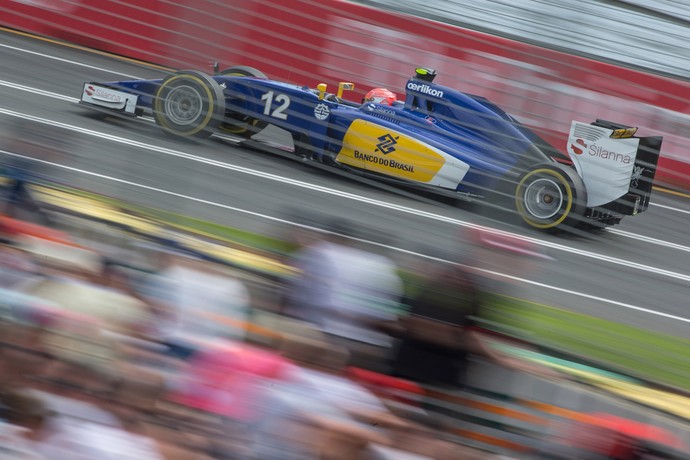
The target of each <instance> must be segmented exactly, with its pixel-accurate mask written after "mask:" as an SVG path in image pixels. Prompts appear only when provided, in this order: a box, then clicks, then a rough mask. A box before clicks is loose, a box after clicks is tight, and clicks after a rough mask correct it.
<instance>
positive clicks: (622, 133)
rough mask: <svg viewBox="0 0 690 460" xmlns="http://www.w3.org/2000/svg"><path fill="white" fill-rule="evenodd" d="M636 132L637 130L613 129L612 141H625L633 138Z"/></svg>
mask: <svg viewBox="0 0 690 460" xmlns="http://www.w3.org/2000/svg"><path fill="white" fill-rule="evenodd" d="M636 132H637V128H620V129H614V130H613V132H612V133H611V138H612V139H627V138H629V137H633V136H634V135H635V133H636Z"/></svg>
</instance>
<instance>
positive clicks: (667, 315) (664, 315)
mask: <svg viewBox="0 0 690 460" xmlns="http://www.w3.org/2000/svg"><path fill="white" fill-rule="evenodd" d="M0 153H2V154H5V155H10V156H14V157H18V158H23V159H27V160H32V161H36V162H39V163H43V164H47V165H50V166H53V167H57V168H62V169H66V170H69V171H73V172H77V173H81V174H85V175H89V176H93V177H98V178H99V179H104V180H108V181H112V182H117V183H119V184H124V185H127V186H131V187H136V188H141V189H145V190H149V191H152V192H157V193H161V194H165V195H169V196H174V197H176V198H182V199H185V200H190V201H194V202H197V203H202V204H205V205H209V206H214V207H218V208H223V209H226V210H231V211H235V212H240V213H243V214H248V215H252V216H256V217H261V218H263V219H267V220H270V221H273V222H278V223H284V224H291V225H294V223H293V222H290V221H288V220H284V219H280V218H278V217H273V216H268V215H265V214H260V213H258V212H254V211H249V210H247V209H242V208H237V207H235V206H230V205H226V204H222V203H217V202H214V201H209V200H204V199H201V198H196V197H193V196H189V195H183V194H181V193H177V192H173V191H171V190H165V189H161V188H158V187H152V186H149V185H144V184H139V183H137V182H132V181H128V180H125V179H119V178H117V177H112V176H107V175H105V174H100V173H96V172H93V171H87V170H84V169H79V168H75V167H72V166H66V165H62V164H58V163H52V162H49V161H45V160H37V159H35V158H31V157H27V156H24V155H18V154H16V153H13V152H8V151H6V150H0ZM297 225H299V226H301V227H305V226H304V225H300V224H297ZM470 225H473V224H470ZM475 227H478V226H475ZM386 247H387V248H389V249H393V250H396V251H403V252H405V253H407V254H413V255H416V256H420V257H428V256H426V255H424V254H419V253H415V252H411V251H407V250H402V249H400V248H396V247H393V246H386ZM446 262H448V261H446ZM471 268H473V269H475V270H479V271H481V272H484V273H487V274H491V275H494V276H498V277H502V278H506V279H510V280H513V281H517V282H520V283H526V284H530V285H532V286H537V287H540V288H544V289H549V290H552V291H556V292H562V293H564V294H570V295H574V296H578V297H582V298H585V299H589V300H595V301H597V302H604V303H608V304H611V305H616V306H619V307H623V308H626V309H628V310H635V311H639V312H643V313H647V314H650V315H654V316H659V317H662V318H667V319H672V320H676V321H682V322H684V323H690V318H684V317H682V316H677V315H672V314H670V313H664V312H661V311H656V310H652V309H649V308H645V307H639V306H637V305H631V304H628V303H624V302H619V301H617V300H611V299H607V298H604V297H599V296H595V295H591V294H585V293H582V292H578V291H573V290H570V289H565V288H561V287H558V286H552V285H548V284H544V283H540V282H537V281H532V280H528V279H525V278H519V277H517V276H511V275H506V274H503V273H499V272H495V271H492V270H486V269H482V268H478V267H471Z"/></svg>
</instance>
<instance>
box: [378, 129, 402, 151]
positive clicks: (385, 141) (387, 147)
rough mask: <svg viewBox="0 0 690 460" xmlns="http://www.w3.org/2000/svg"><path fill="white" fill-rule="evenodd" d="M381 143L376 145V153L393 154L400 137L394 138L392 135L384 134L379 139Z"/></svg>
mask: <svg viewBox="0 0 690 460" xmlns="http://www.w3.org/2000/svg"><path fill="white" fill-rule="evenodd" d="M377 139H378V140H379V141H380V142H379V143H378V144H376V150H374V151H375V152H381V153H383V154H384V155H387V154H389V153H391V152H395V145H396V144H397V143H398V139H399V138H398V137H393V136H391V135H390V134H384V135H383V136H381V137H378V138H377Z"/></svg>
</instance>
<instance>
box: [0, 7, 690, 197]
mask: <svg viewBox="0 0 690 460" xmlns="http://www.w3.org/2000/svg"><path fill="white" fill-rule="evenodd" d="M94 4H97V5H96V6H94ZM0 18H2V19H0V21H1V22H2V23H3V24H5V25H7V26H10V27H16V28H20V29H23V30H29V31H32V32H37V33H40V34H45V35H50V36H53V37H58V38H63V39H68V40H71V41H74V42H77V43H80V44H85V45H87V46H93V47H96V48H99V49H103V50H106V51H110V52H114V53H118V54H122V55H126V56H129V57H134V58H138V59H143V60H146V61H151V62H155V63H158V64H162V65H167V66H170V67H174V68H199V69H202V70H206V71H210V70H211V66H212V63H213V62H214V61H218V62H220V63H221V65H230V64H244V65H250V66H254V67H257V68H259V69H261V70H262V71H264V73H266V74H267V75H269V76H270V77H273V78H278V79H283V80H287V81H292V82H295V83H301V84H309V85H310V86H315V85H316V84H317V83H320V82H326V83H328V84H329V85H334V84H336V83H337V82H338V81H343V80H347V81H352V82H354V83H355V84H356V86H357V91H356V92H355V93H354V94H353V95H352V98H353V99H358V98H360V97H361V96H362V95H363V94H364V92H365V91H366V89H368V88H370V87H373V86H388V87H389V88H390V89H392V90H400V89H401V88H403V86H404V83H405V81H406V80H407V78H408V77H409V76H410V74H411V70H412V68H413V66H415V65H424V66H429V67H434V68H436V69H437V70H438V71H439V74H440V76H439V82H442V83H444V84H447V85H449V86H454V87H457V88H458V89H461V90H464V91H467V92H470V93H475V94H480V95H483V96H486V97H488V98H490V99H492V100H494V101H495V102H496V103H498V104H499V105H500V106H502V107H504V108H506V109H507V111H508V112H510V113H512V114H513V115H515V116H517V117H518V118H520V119H522V120H523V121H524V122H526V123H527V124H529V125H530V126H533V127H535V128H536V129H538V130H540V131H541V132H543V133H546V136H547V137H548V138H549V140H551V141H552V142H554V143H555V144H556V145H564V143H565V137H566V133H567V131H568V129H569V126H570V121H571V120H573V119H576V120H581V121H591V120H592V118H593V117H597V118H604V119H609V120H613V121H617V122H621V123H629V124H632V125H635V126H640V134H641V135H650V134H660V135H663V136H664V146H663V148H662V159H661V161H660V163H659V166H660V171H659V172H658V174H657V179H658V180H659V181H661V182H663V183H667V184H670V185H674V186H677V187H680V188H683V189H686V190H687V189H690V183H689V179H688V178H689V177H690V153H688V152H687V150H686V144H687V143H688V141H689V140H690V139H689V138H690V131H689V130H688V129H689V128H688V127H689V126H690V123H688V121H690V120H688V116H687V115H686V113H687V112H688V108H689V106H690V101H689V100H688V97H687V96H686V94H690V91H689V90H690V84H688V83H685V82H682V81H679V80H673V79H668V78H663V77H660V76H656V75H652V74H648V73H644V72H639V71H635V70H631V69H627V68H622V67H617V66H613V65H610V64H605V63H601V62H597V61H594V60H589V59H585V58H582V57H578V56H574V55H569V54H564V53H560V52H556V51H552V50H548V49H545V48H539V47H536V46H532V45H528V44H524V43H520V42H515V41H511V40H507V39H504V38H500V37H494V36H490V35H486V34H483V33H479V32H475V31H471V30H466V29H462V28H459V27H455V26H452V25H448V24H443V23H438V22H434V21H430V20H426V19H420V18H416V17H412V16H405V15H399V14H394V13H390V12H383V11H378V10H374V9H372V8H370V7H366V6H362V5H359V4H355V3H350V2H346V1H342V0H262V1H259V0H225V1H223V2H217V1H212V0H177V1H176V2H167V1H164V0H130V1H128V2H126V4H125V2H121V1H118V0H103V1H102V2H86V1H85V0H69V1H68V0H21V1H17V0H0Z"/></svg>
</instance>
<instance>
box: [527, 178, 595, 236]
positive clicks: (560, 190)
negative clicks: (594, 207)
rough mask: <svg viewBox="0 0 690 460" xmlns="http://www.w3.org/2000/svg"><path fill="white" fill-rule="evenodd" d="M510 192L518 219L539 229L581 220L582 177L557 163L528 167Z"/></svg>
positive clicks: (584, 203) (583, 206)
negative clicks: (512, 192)
mask: <svg viewBox="0 0 690 460" xmlns="http://www.w3.org/2000/svg"><path fill="white" fill-rule="evenodd" d="M514 196H515V207H516V208H517V212H518V214H519V215H520V217H521V218H522V220H523V221H524V222H525V223H526V224H527V225H529V226H530V227H533V228H537V229H539V230H554V229H556V228H563V227H571V228H572V227H574V226H576V225H577V224H578V223H580V222H581V221H582V219H583V214H584V212H585V209H586V206H587V192H586V189H585V185H584V183H583V182H582V179H581V178H580V176H578V175H577V173H576V172H575V170H573V169H571V168H568V167H566V166H562V165H559V164H542V165H536V166H534V167H532V168H531V169H530V170H528V171H527V172H525V173H524V174H523V175H522V176H521V177H520V180H519V181H518V184H517V186H516V188H515V195H514Z"/></svg>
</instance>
